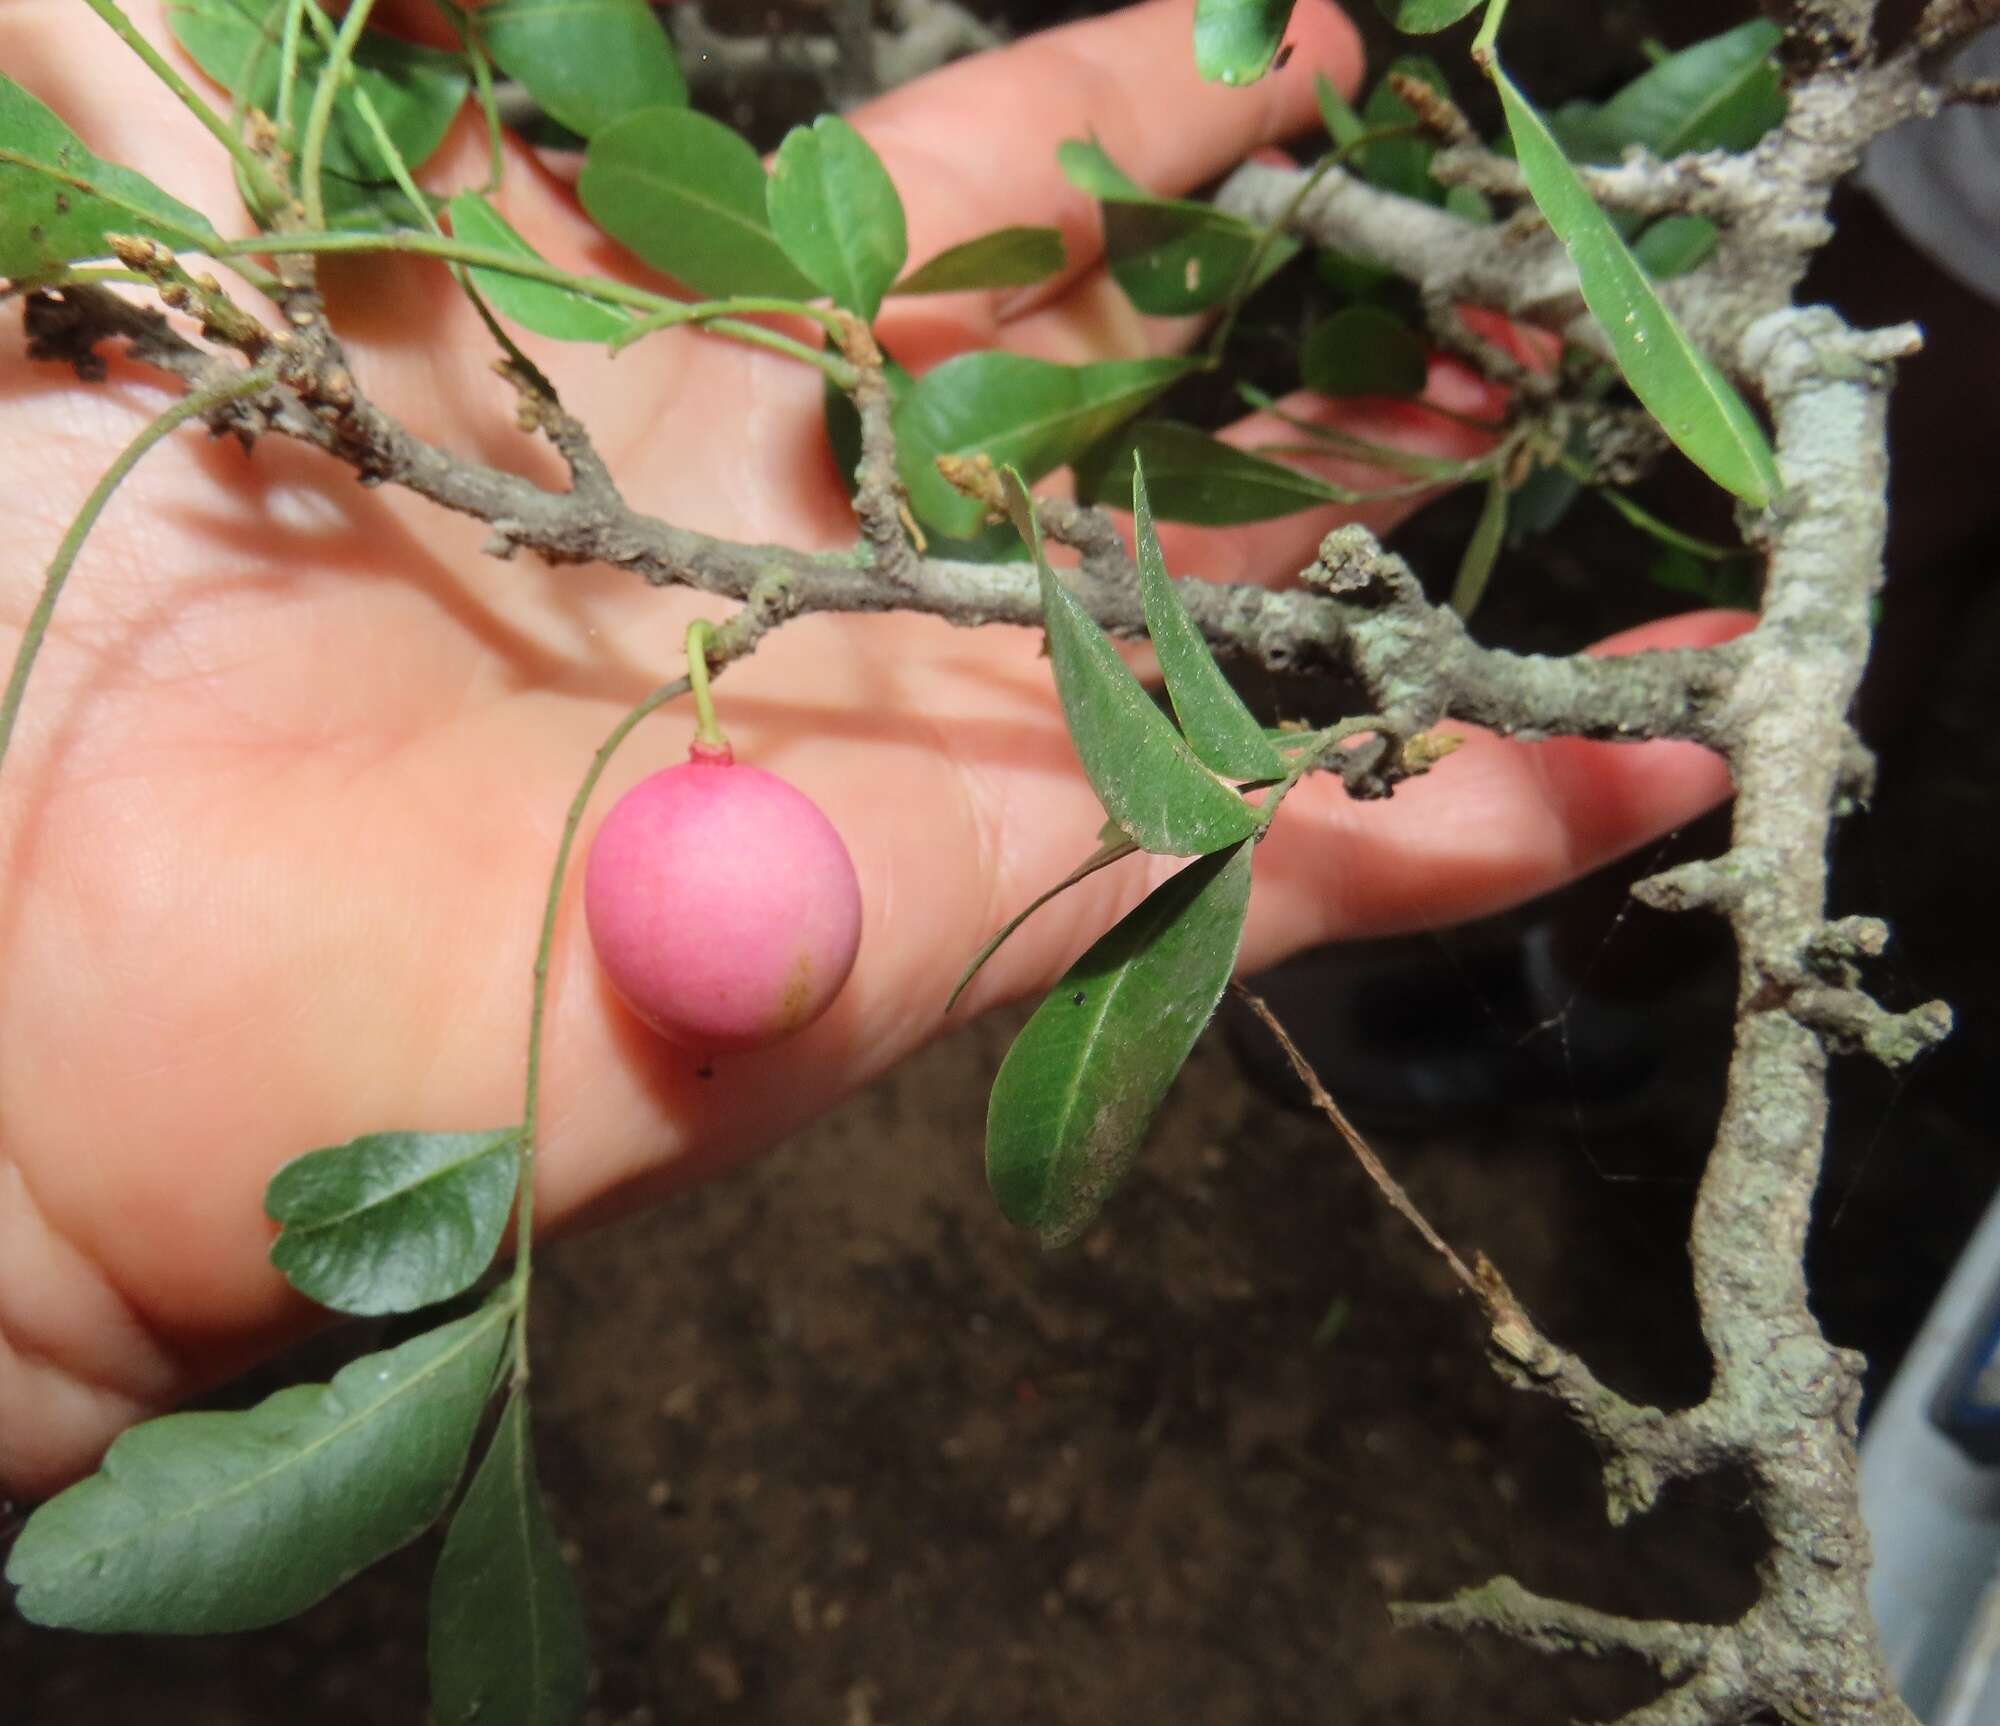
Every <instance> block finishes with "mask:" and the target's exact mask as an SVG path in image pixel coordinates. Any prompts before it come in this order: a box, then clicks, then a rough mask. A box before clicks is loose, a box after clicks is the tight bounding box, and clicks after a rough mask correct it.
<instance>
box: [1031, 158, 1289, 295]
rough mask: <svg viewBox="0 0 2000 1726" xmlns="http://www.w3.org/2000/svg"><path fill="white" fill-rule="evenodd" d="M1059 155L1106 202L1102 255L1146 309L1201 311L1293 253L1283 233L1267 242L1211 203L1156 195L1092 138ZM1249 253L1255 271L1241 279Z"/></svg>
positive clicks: (1263, 277)
mask: <svg viewBox="0 0 2000 1726" xmlns="http://www.w3.org/2000/svg"><path fill="white" fill-rule="evenodd" d="M1056 158H1057V161H1058V162H1059V164H1060V165H1061V167H1062V170H1063V174H1064V176H1065V177H1066V178H1067V179H1068V180H1069V182H1070V184H1071V185H1073V186H1075V187H1076V188H1077V190H1078V191H1081V192H1088V193H1089V194H1090V195H1091V196H1092V197H1094V198H1096V199H1098V200H1099V201H1100V202H1101V203H1102V204H1103V206H1104V261H1105V263H1106V264H1107V265H1108V266H1109V268H1110V270H1111V274H1112V278H1113V279H1114V280H1115V281H1116V282H1117V283H1118V285H1119V287H1120V288H1122V289H1123V290H1124V292H1125V297H1126V298H1127V299H1129V300H1130V301H1131V302H1132V304H1133V305H1134V306H1136V307H1137V308H1138V309H1139V310H1140V311H1142V312H1144V313H1146V314H1147V315H1148V316H1149V317H1183V316H1186V315H1188V314H1190V313H1194V312H1200V311H1206V310H1207V309H1208V308H1209V307H1211V306H1216V305H1220V304H1221V303H1222V302H1223V301H1224V300H1226V299H1228V298H1229V297H1230V296H1231V295H1232V294H1234V293H1236V292H1237V291H1238V290H1239V288H1240V289H1242V290H1243V291H1244V292H1246V293H1247V292H1249V291H1251V290H1253V289H1255V288H1257V287H1260V286H1262V285H1263V283H1264V282H1266V281H1268V280H1269V279H1270V277H1271V276H1272V275H1273V274H1274V273H1275V272H1276V271H1278V270H1280V269H1282V268H1283V267H1284V266H1285V265H1286V264H1288V263H1290V262H1291V260H1292V259H1293V258H1294V257H1296V256H1297V255H1298V251H1299V245H1298V242H1297V241H1296V240H1293V239H1291V238H1290V237H1289V236H1280V237H1278V238H1277V239H1275V240H1272V241H1271V242H1270V243H1268V244H1266V243H1265V235H1264V231H1263V230H1262V229H1261V228H1258V227H1255V226H1253V225H1252V224H1251V223H1249V222H1246V221H1244V220H1243V219H1242V218H1241V217H1238V216H1231V215H1228V214H1225V213H1224V212H1223V211H1221V210H1218V209H1216V208H1215V207H1214V206H1213V205H1212V204H1202V203H1196V202H1193V201H1191V200H1188V199H1184V198H1158V197H1155V196H1154V195H1153V194H1152V193H1150V192H1148V191H1146V190H1145V189H1144V188H1142V187H1141V186H1139V185H1138V184H1137V183H1136V182H1135V181H1134V180H1133V179H1132V178H1131V177H1130V176H1129V175H1128V174H1126V172H1125V171H1124V170H1123V169H1122V168H1120V167H1119V166H1118V164H1117V163H1115V162H1114V161H1112V159H1111V158H1110V156H1109V155H1107V154H1106V153H1105V151H1104V148H1103V146H1102V145H1100V144H1098V143H1097V142H1096V141H1095V140H1092V141H1089V142H1085V141H1084V140H1082V139H1078V138H1071V139H1068V140H1066V141H1065V142H1064V143H1063V144H1062V145H1061V146H1060V147H1059V148H1058V149H1057V152H1056ZM1260 248H1261V251H1260ZM1253 258H1254V259H1256V260H1257V274H1256V276H1255V278H1254V279H1253V280H1251V281H1249V282H1248V283H1247V284H1246V283H1245V280H1244V272H1245V271H1246V270H1247V269H1248V267H1249V265H1250V263H1251V261H1252V259H1253Z"/></svg>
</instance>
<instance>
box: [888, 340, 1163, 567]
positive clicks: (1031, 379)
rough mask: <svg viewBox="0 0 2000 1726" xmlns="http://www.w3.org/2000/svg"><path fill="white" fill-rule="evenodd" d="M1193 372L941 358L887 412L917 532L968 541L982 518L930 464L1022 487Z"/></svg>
mask: <svg viewBox="0 0 2000 1726" xmlns="http://www.w3.org/2000/svg"><path fill="white" fill-rule="evenodd" d="M1194 364H1195V362H1193V361H1190V360H1180V359H1159V360H1110V361H1106V362H1103V363H1102V364H1098V365H1087V366H1063V365H1056V364H1054V363H1053V362H1051V361H1049V360H1037V359H1030V358H1029V357H1028V356H1027V355H1025V354H1009V353H1002V352H1000V351H999V350H997V349H987V350H985V351H983V352H979V353H970V354H960V355H958V356H957V357H956V358H953V359H949V360H946V361H945V362H944V364H943V365H940V366H936V367H934V368H933V369H932V370H930V371H928V372H926V373H925V374H924V375H923V376H922V377H921V378H919V379H918V380H917V381H916V383H915V385H914V386H913V387H912V388H911V390H910V392H909V394H908V395H907V396H905V397H904V399H903V401H902V402H901V404H900V405H899V406H898V407H897V409H896V417H895V425H896V441H897V456H898V460H899V463H900V465H901V467H902V472H903V483H904V484H905V485H906V486H907V487H908V488H909V493H910V503H911V505H912V507H913V508H914V509H915V510H916V512H917V515H918V516H919V518H920V519H921V520H922V521H923V522H924V524H925V526H927V527H930V528H935V529H936V530H937V531H938V532H939V533H941V534H944V535H946V536H947V537H950V538H954V539H970V538H972V537H973V536H974V535H975V534H977V533H978V532H979V531H980V528H981V525H982V524H983V523H984V521H985V519H986V513H985V511H984V510H983V509H982V508H981V507H980V505H979V504H977V503H976V502H974V501H973V500H972V499H970V498H968V497H965V496H963V495H962V494H961V493H959V492H957V491H955V490H953V489H952V487H951V486H949V485H948V484H946V483H945V480H944V478H943V477H942V476H941V475H940V474H939V473H938V471H937V458H938V457H939V456H943V455H953V456H971V455H979V454H984V455H987V456H990V457H991V458H992V460H993V462H994V464H995V465H996V466H1006V467H1017V468H1019V469H1020V470H1021V472H1022V474H1023V475H1025V476H1026V478H1027V479H1028V480H1029V481H1030V482H1032V481H1034V480H1037V479H1040V478H1041V477H1042V475H1044V474H1046V473H1051V472H1053V471H1054V470H1055V469H1056V468H1059V467H1062V466H1064V465H1065V464H1067V463H1068V462H1071V461H1073V460H1074V459H1075V458H1076V457H1077V456H1079V455H1081V454H1082V453H1083V451H1085V450H1086V449H1088V448H1089V447H1090V446H1091V445H1092V444H1094V443H1096V442H1097V441H1098V439H1100V438H1102V437H1105V436H1107V435H1108V434H1109V433H1110V432H1112V431H1114V430H1116V429H1117V427H1118V426H1120V425H1122V424H1123V423H1124V422H1125V421H1126V420H1128V419H1130V418H1131V417H1132V416H1133V415H1134V414H1135V413H1137V412H1138V411H1139V410H1140V409H1141V408H1143V407H1144V406H1145V405H1146V403H1147V402H1149V401H1151V400H1152V399H1153V397H1154V396H1156V395H1158V394H1159V393H1160V391H1162V390H1163V389H1165V388H1166V387H1167V386H1168V385H1169V384H1171V383H1173V382H1174V381H1175V380H1176V379H1179V378H1182V377H1185V376H1186V375H1187V374H1188V372H1189V371H1190V370H1192V369H1193V367H1194Z"/></svg>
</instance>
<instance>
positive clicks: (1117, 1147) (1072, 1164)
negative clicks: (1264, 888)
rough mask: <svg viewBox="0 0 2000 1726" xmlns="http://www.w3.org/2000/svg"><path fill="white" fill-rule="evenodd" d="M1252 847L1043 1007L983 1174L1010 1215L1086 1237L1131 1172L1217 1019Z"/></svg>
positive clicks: (1221, 858)
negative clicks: (1207, 1029) (1170, 1094)
mask: <svg viewBox="0 0 2000 1726" xmlns="http://www.w3.org/2000/svg"><path fill="white" fill-rule="evenodd" d="M1252 849H1253V847H1252V846H1251V844H1250V843H1249V842H1248V841H1244V842H1241V843H1239V844H1236V845H1233V846H1231V847H1230V848H1229V849H1228V850H1226V851H1219V852H1217V853H1216V854H1215V855H1214V856H1212V857H1204V858H1202V859H1201V860H1200V861H1199V862H1197V863H1192V864H1190V865H1189V866H1188V867H1187V868H1185V869H1183V870H1182V871H1181V872H1180V873H1179V874H1178V875H1176V876H1175V877H1174V878H1173V879H1172V880H1171V881H1168V882H1166V883H1164V884H1163V885H1161V886H1159V887H1156V888H1155V889H1154V890H1153V892H1152V894H1151V895H1150V896H1149V897H1148V898H1147V899H1146V900H1145V901H1144V903H1142V904H1141V905H1140V906H1139V907H1138V908H1137V909H1136V910H1134V911H1132V912H1130V913H1129V914H1127V915H1126V917H1125V918H1124V919H1123V920H1122V921H1120V922H1119V923H1118V925H1117V926H1116V927H1115V928H1113V929H1112V930H1111V932H1110V933H1109V934H1108V935H1106V936H1105V937H1104V938H1103V939H1102V940H1100V941H1099V942H1098V943H1097V944H1096V945H1095V946H1094V947H1092V948H1091V949H1090V951H1089V952H1088V953H1086V954H1084V956H1083V957H1082V958H1081V959H1079V960H1078V961H1077V962H1076V963H1075V964H1074V965H1073V966H1071V967H1070V969H1069V971H1068V972H1067V973H1066V974H1065V975H1064V977H1063V979H1062V981H1061V982H1059V983H1058V984H1057V985H1056V986H1055V988H1054V989H1053V990H1052V991H1051V992H1050V994H1049V996H1048V998H1047V999H1046V1000H1045V1001H1043V1002H1042V1004H1041V1006H1039V1007H1038V1008H1036V1009H1035V1013H1034V1017H1032V1018H1031V1019H1029V1021H1028V1023H1027V1025H1026V1026H1025V1027H1024V1028H1023V1030H1022V1032H1021V1034H1020V1036H1019V1037H1017V1038H1016V1039H1015V1040H1014V1046H1013V1047H1012V1048H1011V1049H1009V1050H1008V1051H1007V1058H1006V1060H1005V1061H1003V1062H1002V1063H1001V1064H1000V1072H999V1076H998V1077H997V1078H996V1079H995V1080H994V1081H993V1096H992V1100H991V1102H990V1103H989V1104H988V1106H987V1112H986V1180H987V1184H988V1186H990V1187H991V1188H992V1189H993V1196H994V1198H995V1199H997V1200H998V1201H999V1204H1000V1209H1001V1211H1002V1213H1003V1214H1004V1215H1005V1216H1006V1217H1007V1219H1008V1221H1010V1222H1012V1223H1015V1224H1018V1225H1019V1226H1020V1227H1022V1228H1025V1229H1033V1230H1034V1231H1035V1233H1036V1234H1037V1235H1039V1236H1040V1237H1041V1240H1042V1244H1043V1245H1044V1246H1047V1247H1058V1246H1064V1245H1066V1244H1068V1243H1069V1242H1070V1241H1073V1240H1075V1239H1076V1238H1077V1237H1078V1236H1079V1235H1081V1234H1082V1233H1083V1232H1084V1230H1085V1229H1087V1228H1088V1227H1089V1226H1090V1224H1091V1221H1092V1220H1093V1219H1094V1218H1095V1217H1096V1215H1097V1213H1098V1211H1099V1210H1100V1209H1101V1208H1102V1207H1103V1204H1104V1201H1105V1200H1106V1199H1107V1198H1108V1197H1109V1196H1110V1194H1111V1192H1112V1189H1113V1188H1115V1187H1116V1186H1117V1185H1118V1183H1119V1182H1120V1181H1121V1180H1123V1179H1124V1178H1125V1174H1126V1172H1127V1171H1128V1170H1129V1169H1130V1168H1131V1166H1132V1163H1133V1160H1134V1159H1135V1158H1136V1157H1137V1155H1138V1152H1139V1146H1140V1143H1141V1141H1142V1140H1143V1139H1144V1138H1145V1136H1146V1129H1147V1128H1148V1127H1149V1126H1150V1125H1151V1124H1152V1120H1153V1117H1154V1115H1156V1114H1157V1113H1158V1112H1159V1108H1160V1104H1161V1102H1162V1101H1163V1100H1164V1099H1165V1097H1166V1094H1167V1087H1168V1086H1169V1085H1171V1084H1172V1083H1173V1082H1174V1076H1175V1075H1176V1074H1177V1073H1179V1072H1180V1070H1181V1067H1182V1065H1183V1064H1184V1063H1185V1062H1186V1060H1187V1058H1188V1054H1189V1051H1191V1050H1192V1049H1193V1048H1194V1045H1195V1041H1196V1039H1197V1038H1199V1037H1200V1035H1201V1033H1202V1030H1203V1028H1204V1027H1205V1026H1206V1025H1207V1024H1208V1021H1209V1019H1210V1018H1211V1017H1212V1016H1213V1014H1214V1012H1215V1008H1216V1003H1217V1002H1218V1001H1220V1000H1221V999H1222V991H1223V990H1224V989H1225V988H1226V987H1227V986H1228V983H1229V974H1230V972H1231V971H1232V970H1234V969H1235V965H1236V954H1237V949H1238V948H1239V946H1240V945H1241V944H1242V939H1243V921H1244V918H1245V916H1246V915H1247V914H1248V911H1249V907H1250V854H1251V851H1252Z"/></svg>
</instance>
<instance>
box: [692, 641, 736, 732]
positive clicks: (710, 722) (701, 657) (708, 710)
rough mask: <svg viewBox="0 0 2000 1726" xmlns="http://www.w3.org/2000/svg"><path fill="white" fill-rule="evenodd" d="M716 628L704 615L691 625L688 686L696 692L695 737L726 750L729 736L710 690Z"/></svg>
mask: <svg viewBox="0 0 2000 1726" xmlns="http://www.w3.org/2000/svg"><path fill="white" fill-rule="evenodd" d="M714 633H715V627H714V625H713V624H711V623H710V622H709V621H708V619H707V618H705V617H697V618H696V619H695V620H694V622H692V623H690V624H689V625H688V631H687V662H688V686H689V687H690V688H691V689H693V691H694V740H695V742H696V743H699V744H702V745H704V746H705V747H707V748H709V749H719V750H727V749H728V747H729V739H728V737H727V736H726V735H725V734H724V732H723V729H722V726H721V724H720V722H718V721H717V719H716V717H715V702H714V701H713V699H711V697H710V695H709V693H708V638H709V637H710V636H712V635H713V634H714Z"/></svg>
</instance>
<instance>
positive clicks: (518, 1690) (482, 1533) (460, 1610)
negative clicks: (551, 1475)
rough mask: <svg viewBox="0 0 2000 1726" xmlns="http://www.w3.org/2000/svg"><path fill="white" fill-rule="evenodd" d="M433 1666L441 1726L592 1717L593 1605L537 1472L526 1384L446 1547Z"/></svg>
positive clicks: (546, 1724) (519, 1724) (504, 1416)
mask: <svg viewBox="0 0 2000 1726" xmlns="http://www.w3.org/2000/svg"><path fill="white" fill-rule="evenodd" d="M430 1666H431V1707H432V1709H433V1711H434V1712H435V1713H436V1715H437V1718H438V1720H439V1722H441V1726H571V1722H573V1721H575V1720H576V1719H577V1718H578V1717H579V1716H581V1715H582V1713H583V1705H584V1700H585V1694H586V1691H587V1689H588V1685H589V1678H590V1667H589V1647H588V1643H587V1641H586V1638H585V1633H584V1625H583V1602H582V1601H581V1600H580V1599H579V1598H578V1596H577V1591H576V1582H575V1579H574V1578H573V1577H572V1576H571V1575H570V1571H569V1566H568V1565H567V1564H565V1563H564V1562H563V1556H562V1550H561V1548H560V1547H558V1546H557V1544H556V1536H555V1530H554V1529H553V1528H552V1527H551V1526H550V1525H549V1513H548V1508H547V1506H545V1505H544V1504H543V1502H542V1489H541V1486H540V1485H539V1483H538V1482H537V1481H536V1479H535V1452H534V1444H533V1440H532V1438H531V1436H530V1433H529V1430H528V1398H527V1396H526V1394H525V1393H524V1392H521V1391H516V1392H515V1393H514V1394H513V1395H512V1396H510V1397H509V1398H508V1399H507V1406H506V1408H505V1410H504V1411H503V1412H502V1413H501V1416H500V1423H499V1426H498V1427H497V1428H496V1430H495V1431H494V1434H493V1443H492V1445H491V1446H490V1447H489V1448H488V1450H487V1452H486V1456H485V1459H484V1460H483V1461H482V1462H481V1463H480V1465H479V1472H478V1473H477V1474H475V1475H474V1476H473V1477H472V1484H471V1486H469V1487H467V1488H466V1492H465V1498H464V1500H463V1502H462V1503H460V1505H459V1507H458V1510H457V1512H456V1514H455V1515H454V1516H453V1517H452V1519H451V1530H450V1532H449V1533H448V1534H446V1536H445V1541H444V1551H443V1552H442V1553H440V1554H439V1555H438V1566H437V1574H436V1576H435V1578H434V1579H433V1580H432V1583H431V1625H430Z"/></svg>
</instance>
